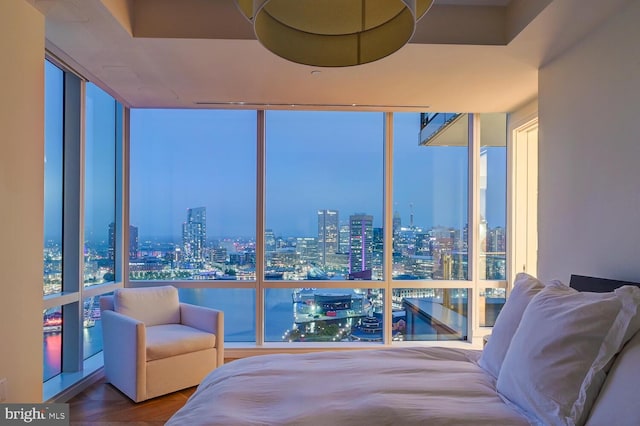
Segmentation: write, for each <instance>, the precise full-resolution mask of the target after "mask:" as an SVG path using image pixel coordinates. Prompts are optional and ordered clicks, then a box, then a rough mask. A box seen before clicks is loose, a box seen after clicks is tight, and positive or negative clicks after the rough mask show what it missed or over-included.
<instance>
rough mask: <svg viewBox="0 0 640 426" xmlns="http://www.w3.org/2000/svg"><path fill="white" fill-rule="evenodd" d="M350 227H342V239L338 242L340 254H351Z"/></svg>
mask: <svg viewBox="0 0 640 426" xmlns="http://www.w3.org/2000/svg"><path fill="white" fill-rule="evenodd" d="M349 240H350V237H349V225H340V239H339V241H338V251H339V252H340V253H344V254H348V253H349Z"/></svg>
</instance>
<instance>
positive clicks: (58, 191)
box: [43, 61, 64, 295]
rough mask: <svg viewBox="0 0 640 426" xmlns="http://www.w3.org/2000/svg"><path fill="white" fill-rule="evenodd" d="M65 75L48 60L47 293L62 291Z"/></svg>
mask: <svg viewBox="0 0 640 426" xmlns="http://www.w3.org/2000/svg"><path fill="white" fill-rule="evenodd" d="M63 78H64V73H63V72H62V70H61V69H59V68H58V67H56V66H55V65H53V64H52V63H51V62H49V61H45V93H44V97H45V108H44V120H45V121H44V131H45V134H44V151H45V153H44V154H45V156H44V274H43V279H44V287H43V290H44V294H45V295H47V294H53V293H60V292H61V291H62V182H63V179H62V170H63V134H62V132H63V114H62V110H63V108H62V107H63V102H64V97H63Z"/></svg>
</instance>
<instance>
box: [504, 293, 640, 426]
mask: <svg viewBox="0 0 640 426" xmlns="http://www.w3.org/2000/svg"><path fill="white" fill-rule="evenodd" d="M639 304H640V288H637V287H633V286H624V287H621V288H619V289H616V290H615V292H612V293H588V292H582V293H580V292H577V291H576V290H574V289H572V288H569V287H567V286H565V285H563V284H562V283H559V282H552V283H549V284H547V286H546V287H545V288H544V289H543V290H542V291H540V293H538V294H537V295H536V296H535V297H534V298H533V299H532V300H531V303H529V306H527V309H525V312H524V314H523V316H522V320H521V321H520V325H519V327H518V329H517V330H516V333H515V335H514V336H513V339H512V340H511V345H510V346H509V350H508V351H507V354H506V356H505V359H504V362H503V364H502V369H501V370H500V375H499V376H498V382H497V386H496V387H497V390H498V392H499V393H500V395H501V396H502V397H503V398H505V399H506V400H507V401H508V402H510V403H512V404H514V405H515V406H516V407H517V408H519V409H520V410H521V411H522V412H523V413H524V414H525V415H526V416H527V417H529V419H530V420H531V421H532V422H534V423H536V424H540V425H548V426H551V425H581V424H583V423H584V421H585V417H586V414H588V413H589V410H590V408H591V405H592V404H593V401H594V400H595V398H596V396H597V394H598V392H599V390H600V387H601V386H602V382H603V381H604V378H605V373H604V369H605V367H606V366H607V364H608V363H609V361H610V360H611V359H612V357H613V356H614V355H615V354H616V353H617V352H618V351H619V350H620V348H621V347H622V345H623V344H624V339H625V335H627V334H628V329H629V325H630V323H632V322H633V324H634V326H636V327H637V324H636V323H637V321H634V317H635V316H636V315H637V312H638V305H639Z"/></svg>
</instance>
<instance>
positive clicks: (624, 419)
mask: <svg viewBox="0 0 640 426" xmlns="http://www.w3.org/2000/svg"><path fill="white" fill-rule="evenodd" d="M638 366H640V332H637V333H636V334H635V336H634V337H633V338H632V339H631V340H630V341H629V342H628V343H627V344H626V345H625V346H624V348H623V349H622V351H620V353H619V354H618V356H617V358H616V360H615V362H614V364H613V367H611V371H610V372H609V374H607V379H606V380H605V381H604V384H603V385H602V390H601V391H600V393H599V394H598V399H596V402H595V403H594V405H593V409H592V410H591V413H590V414H589V418H588V420H587V426H600V425H612V426H613V425H615V426H638V423H640V404H639V403H638V382H640V369H639V368H638Z"/></svg>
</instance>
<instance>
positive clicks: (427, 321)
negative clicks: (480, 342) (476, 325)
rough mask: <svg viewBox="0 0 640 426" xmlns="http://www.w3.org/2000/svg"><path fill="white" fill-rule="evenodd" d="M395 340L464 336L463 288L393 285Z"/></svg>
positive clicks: (446, 338)
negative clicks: (403, 286)
mask: <svg viewBox="0 0 640 426" xmlns="http://www.w3.org/2000/svg"><path fill="white" fill-rule="evenodd" d="M392 294H393V296H392V298H393V330H394V332H395V333H397V336H396V338H397V340H467V314H468V303H467V294H468V291H467V289H466V288H449V289H443V288H396V289H393V293H392Z"/></svg>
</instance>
